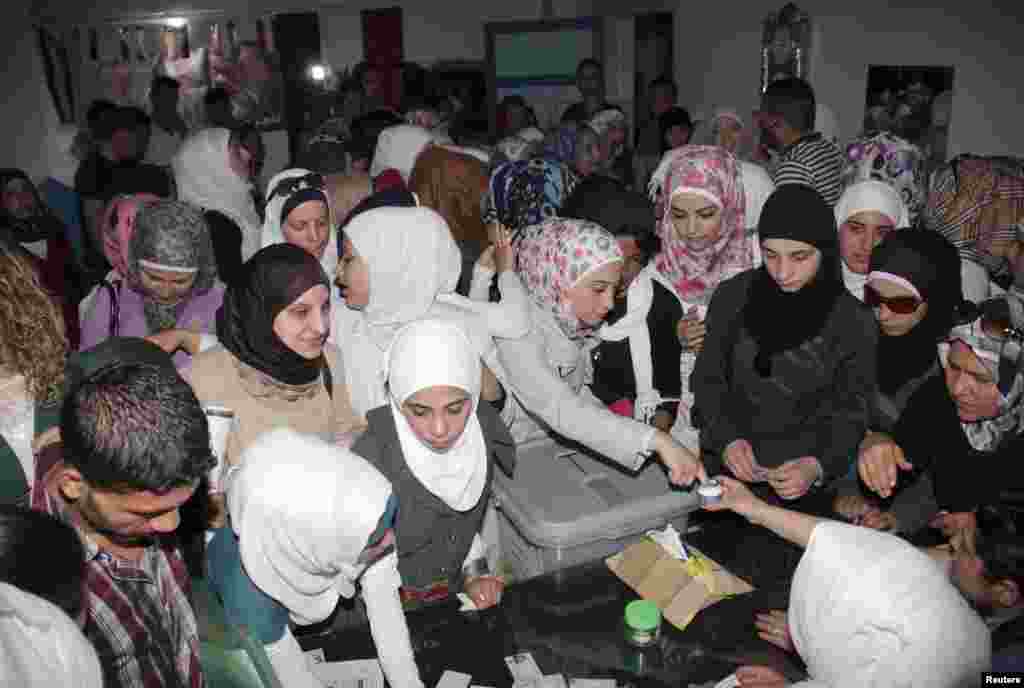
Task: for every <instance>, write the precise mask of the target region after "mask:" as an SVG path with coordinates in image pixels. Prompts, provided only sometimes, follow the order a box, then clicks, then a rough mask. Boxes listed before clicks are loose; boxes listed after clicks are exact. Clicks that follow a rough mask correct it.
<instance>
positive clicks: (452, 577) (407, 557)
mask: <svg viewBox="0 0 1024 688" xmlns="http://www.w3.org/2000/svg"><path fill="white" fill-rule="evenodd" d="M477 417H478V418H479V419H480V427H481V429H482V430H483V435H484V441H485V443H486V445H487V454H488V458H489V459H490V460H489V461H488V465H487V481H486V485H485V487H484V491H483V494H481V496H480V500H479V501H478V502H477V504H476V506H474V507H473V508H472V509H470V510H469V511H462V512H460V511H455V510H454V509H452V508H451V507H449V506H448V505H447V504H445V503H444V502H443V501H441V499H440V498H438V497H437V496H436V495H434V494H432V493H431V492H429V491H428V490H427V488H426V487H424V486H423V483H421V482H420V481H419V480H418V479H417V478H416V476H415V475H413V474H412V471H410V470H409V466H408V465H407V464H406V462H405V456H404V455H403V454H402V446H401V443H400V442H399V439H398V432H397V430H396V428H395V422H394V418H393V417H392V415H391V409H390V408H389V407H387V406H381V407H379V408H376V409H373V410H372V411H370V412H369V413H367V414H366V420H367V423H368V425H369V429H368V430H367V431H366V433H364V434H363V435H362V437H360V438H359V439H358V440H357V441H356V443H355V444H354V445H353V447H352V451H353V452H355V453H356V454H358V455H359V456H362V457H363V458H364V459H366V460H367V461H369V462H370V463H372V464H373V465H374V466H376V467H377V469H378V470H380V472H381V473H383V474H384V475H385V476H386V477H387V479H388V480H390V481H391V485H392V488H393V490H394V494H395V495H396V496H397V497H398V518H397V521H396V523H395V536H396V540H397V541H396V545H397V548H398V571H399V573H400V574H401V575H402V585H403V587H407V588H416V589H425V588H429V587H430V586H431V584H433V583H437V582H441V581H446V582H447V583H448V587H449V590H450V592H451V593H453V594H454V593H455V592H458V591H460V590H461V589H462V564H463V562H464V561H465V559H466V556H467V555H468V554H469V547H470V545H471V544H472V542H473V536H474V535H475V534H476V533H478V532H479V531H480V526H481V524H482V523H483V519H484V513H485V511H486V510H487V504H488V502H489V500H490V496H491V480H492V478H493V475H494V464H495V463H498V464H499V465H500V466H501V467H502V469H503V470H505V471H506V472H507V473H509V474H511V472H512V470H514V466H515V444H514V443H513V441H512V437H511V436H510V435H509V433H508V430H507V429H506V428H505V426H504V424H503V423H502V422H501V419H500V418H499V417H498V415H497V413H496V412H495V411H494V410H493V409H492V408H491V407H490V405H489V404H487V403H486V402H481V403H480V405H479V408H478V410H477Z"/></svg>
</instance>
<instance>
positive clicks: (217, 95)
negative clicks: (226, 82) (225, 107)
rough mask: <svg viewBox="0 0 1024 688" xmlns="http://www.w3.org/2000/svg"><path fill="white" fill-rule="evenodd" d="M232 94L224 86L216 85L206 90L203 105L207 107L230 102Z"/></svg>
mask: <svg viewBox="0 0 1024 688" xmlns="http://www.w3.org/2000/svg"><path fill="white" fill-rule="evenodd" d="M230 102H231V94H230V93H228V90H227V89H226V88H224V87H223V86H215V87H214V88H211V89H210V90H209V91H207V92H206V95H204V96H203V105H206V106H207V107H209V106H211V105H220V104H222V103H230Z"/></svg>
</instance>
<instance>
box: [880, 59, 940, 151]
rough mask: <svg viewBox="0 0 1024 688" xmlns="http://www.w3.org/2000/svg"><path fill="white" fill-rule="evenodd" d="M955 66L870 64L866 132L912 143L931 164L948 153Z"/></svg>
mask: <svg viewBox="0 0 1024 688" xmlns="http://www.w3.org/2000/svg"><path fill="white" fill-rule="evenodd" d="M953 75H954V69H953V67H944V66H911V65H871V66H869V67H868V79H867V83H868V85H867V93H866V95H865V103H864V133H866V134H871V133H876V132H881V131H887V132H889V133H892V134H895V135H896V136H899V137H900V138H902V139H906V140H907V141H909V142H910V143H913V144H914V145H916V146H917V147H918V148H920V149H921V152H922V153H924V156H925V158H926V159H927V160H928V161H929V163H930V165H937V164H942V163H943V162H945V161H946V159H947V157H948V154H949V143H948V135H949V125H950V122H951V120H952V115H953Z"/></svg>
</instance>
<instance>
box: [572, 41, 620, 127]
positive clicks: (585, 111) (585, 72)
mask: <svg viewBox="0 0 1024 688" xmlns="http://www.w3.org/2000/svg"><path fill="white" fill-rule="evenodd" d="M576 88H578V89H579V91H580V95H581V96H583V100H581V101H580V102H578V103H573V104H572V105H570V106H569V107H568V108H566V110H565V112H564V113H563V114H562V122H563V123H565V122H587V121H589V120H590V118H591V117H593V116H594V115H596V114H597V113H598V112H600V111H601V110H607V109H608V108H610V107H612V105H611V104H610V103H606V102H605V100H604V67H602V66H601V63H600V62H599V61H597V60H595V59H594V58H592V57H588V58H585V59H583V60H580V63H579V65H578V66H577V67H576Z"/></svg>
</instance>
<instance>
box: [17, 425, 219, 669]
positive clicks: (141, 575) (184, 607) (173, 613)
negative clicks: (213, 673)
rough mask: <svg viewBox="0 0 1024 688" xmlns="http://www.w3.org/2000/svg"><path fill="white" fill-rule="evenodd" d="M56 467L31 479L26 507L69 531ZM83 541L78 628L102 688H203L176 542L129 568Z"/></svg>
mask: <svg viewBox="0 0 1024 688" xmlns="http://www.w3.org/2000/svg"><path fill="white" fill-rule="evenodd" d="M57 447H59V445H57ZM57 450H58V451H59V449H57ZM56 468H57V466H54V468H51V469H50V470H49V471H47V472H46V475H45V476H44V477H42V478H41V479H37V480H36V482H35V484H34V485H33V488H32V508H34V509H36V510H38V511H43V512H46V513H49V514H52V515H54V516H56V517H57V518H59V519H60V520H61V521H63V522H65V523H67V524H69V525H71V526H76V525H77V524H76V523H75V519H74V516H73V513H72V512H71V511H70V510H68V509H67V508H66V507H65V506H64V503H63V501H62V499H61V498H60V497H59V496H57V495H58V492H57V489H56V487H55V485H54V484H53V482H54V478H55V477H56V474H57V470H56ZM76 530H78V529H77V528H76ZM78 532H79V534H81V530H78ZM82 541H83V544H84V545H85V549H86V560H87V562H88V563H87V565H86V574H85V588H86V601H85V605H86V622H85V629H84V630H85V635H86V637H88V638H89V640H90V641H92V643H93V646H94V647H95V648H96V652H97V654H98V655H99V658H100V664H101V665H102V667H103V674H104V678H105V685H106V686H107V688H114V687H118V688H164V687H171V686H173V687H174V688H178V687H181V688H202V686H203V674H202V669H201V667H200V663H199V656H200V655H199V632H198V627H197V625H196V617H195V614H194V613H193V611H192V604H191V601H190V598H189V595H190V587H191V586H190V583H189V576H188V572H187V570H186V568H185V562H184V560H183V559H182V558H181V554H180V553H179V552H178V549H177V546H176V544H175V543H174V542H173V541H169V542H168V541H164V542H160V543H159V544H157V545H153V546H150V547H147V548H146V550H145V552H144V553H143V555H142V558H141V559H140V560H139V561H138V562H128V561H124V560H121V559H118V558H117V557H115V556H113V555H111V554H110V553H108V552H105V551H103V550H101V549H100V548H99V547H98V546H97V545H96V544H95V543H93V542H91V541H90V540H89V539H88V538H86V537H83V538H82Z"/></svg>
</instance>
